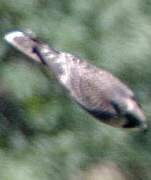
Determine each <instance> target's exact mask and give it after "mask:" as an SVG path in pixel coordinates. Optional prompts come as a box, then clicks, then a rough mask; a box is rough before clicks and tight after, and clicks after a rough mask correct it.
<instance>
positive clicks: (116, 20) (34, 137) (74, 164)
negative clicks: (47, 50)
mask: <svg viewBox="0 0 151 180" xmlns="http://www.w3.org/2000/svg"><path fill="white" fill-rule="evenodd" d="M0 4H1V6H0V36H1V43H0V83H1V87H0V179H3V180H20V179H22V180H24V179H28V180H40V179H44V180H47V179H53V180H67V179H69V180H70V179H73V178H74V177H76V176H78V175H80V174H81V173H82V172H83V171H89V169H91V167H92V166H95V165H96V164H101V163H103V162H112V163H115V164H116V165H117V166H118V167H120V169H121V171H122V172H123V173H124V175H125V177H127V178H128V179H138V180H144V179H145V180H149V179H151V174H150V167H151V155H150V151H151V141H150V139H151V133H150V131H149V132H148V133H147V134H143V133H140V132H127V131H123V130H121V129H116V128H112V127H109V126H107V125H104V124H102V123H99V122H98V121H96V120H94V119H93V118H92V117H90V116H89V115H88V114H87V113H85V112H84V111H83V110H81V109H80V108H79V107H78V105H77V104H75V103H74V102H73V101H72V100H71V99H70V98H69V97H68V96H67V95H66V93H65V92H64V90H63V89H62V88H61V87H60V86H59V85H58V84H57V82H56V80H55V79H54V77H53V75H52V74H51V73H49V72H47V73H46V71H45V69H44V68H43V67H42V66H40V65H37V64H35V63H33V62H31V61H29V60H27V58H26V57H24V56H23V55H21V54H20V53H19V52H17V51H15V50H14V49H12V48H11V47H9V46H8V45H6V43H4V41H3V40H2V39H3V36H4V34H5V33H6V32H8V31H10V30H13V29H23V30H24V29H32V30H33V31H34V32H35V33H36V34H38V36H40V37H42V38H43V39H44V40H45V41H46V42H49V43H50V44H52V45H53V46H54V47H56V48H57V49H61V50H64V51H67V52H70V53H73V54H76V55H78V56H80V57H82V58H87V59H89V62H91V63H93V64H96V65H97V66H100V67H103V68H105V69H107V70H109V71H111V72H112V73H113V74H115V75H116V76H118V77H120V78H121V79H122V80H123V81H125V82H126V83H127V84H128V85H129V86H130V87H131V88H132V89H133V90H134V91H135V93H136V94H137V96H138V97H139V99H140V102H141V104H142V107H143V109H144V111H145V114H146V116H147V119H148V124H150V121H149V120H150V117H151V112H150V108H151V101H150V100H151V98H150V97H151V94H150V89H151V83H150V77H151V70H150V66H151V61H150V59H151V51H150V49H151V23H150V22H151V21H150V19H151V3H150V1H149V0H144V1H139V0H133V1H130V0H116V1H113V0H108V1H105V0H80V1H79V0H73V1H69V0H26V1H25V0H7V1H5V0H0ZM48 76H49V77H48ZM83 179H85V177H83Z"/></svg>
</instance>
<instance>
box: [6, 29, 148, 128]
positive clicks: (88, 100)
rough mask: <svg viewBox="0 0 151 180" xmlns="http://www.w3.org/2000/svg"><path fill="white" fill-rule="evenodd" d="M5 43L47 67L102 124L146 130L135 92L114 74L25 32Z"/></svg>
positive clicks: (13, 34) (7, 38)
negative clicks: (58, 49) (52, 46)
mask: <svg viewBox="0 0 151 180" xmlns="http://www.w3.org/2000/svg"><path fill="white" fill-rule="evenodd" d="M5 40H6V41H7V42H9V43H10V44H12V45H13V46H14V47H16V48H17V49H19V50H20V51H21V52H23V53H24V54H26V55H27V56H29V57H30V58H32V59H34V60H36V61H39V62H43V64H45V65H47V66H48V67H49V68H50V69H51V71H53V73H54V74H55V76H56V77H57V79H58V81H59V82H60V83H61V84H62V85H63V86H64V87H65V88H66V89H67V90H68V91H69V93H70V95H71V96H72V97H73V99H74V100H75V101H76V102H77V103H78V104H79V105H80V106H81V107H82V108H83V109H85V110H86V111H87V112H89V113H90V114H91V115H93V116H94V117H96V118H97V119H99V120H100V121H103V122H104V123H107V124H110V125H113V126H116V127H124V128H135V127H139V128H141V129H145V128H146V123H145V116H144V113H143V112H142V110H141V108H140V106H139V105H138V103H137V102H136V100H135V97H134V94H133V92H132V91H131V90H130V89H129V88H128V87H127V86H126V85H125V84H123V83H122V82H121V81H120V80H119V79H118V78H116V77H114V76H113V75H112V74H111V73H109V72H107V71H105V70H103V69H100V68H97V67H95V66H94V65H91V64H89V63H88V62H87V61H86V60H82V59H79V58H77V57H76V56H73V55H71V54H69V53H65V52H60V51H56V50H54V49H53V48H51V47H50V46H48V45H47V44H45V43H42V42H41V41H39V40H37V38H33V37H32V35H29V34H26V33H23V32H11V33H8V34H7V35H6V36H5Z"/></svg>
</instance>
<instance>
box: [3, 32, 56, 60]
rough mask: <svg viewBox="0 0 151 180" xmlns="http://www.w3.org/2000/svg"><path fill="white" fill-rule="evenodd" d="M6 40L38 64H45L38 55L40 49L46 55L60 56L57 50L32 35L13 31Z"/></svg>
mask: <svg viewBox="0 0 151 180" xmlns="http://www.w3.org/2000/svg"><path fill="white" fill-rule="evenodd" d="M4 39H5V40H6V41H7V42H8V43H9V44H11V45H12V46H14V47H15V48H16V49H18V50H19V51H21V52H22V53H24V54H25V55H27V56H28V57H29V58H31V59H33V60H35V61H37V62H41V61H42V62H43V63H45V62H44V60H43V59H42V57H41V56H40V54H38V49H43V50H44V51H45V52H44V53H45V54H47V53H48V52H49V54H52V56H54V55H57V54H58V52H57V51H56V50H54V49H53V48H51V47H50V46H48V45H47V44H45V43H43V42H41V41H40V40H39V39H38V38H37V37H35V36H34V35H33V34H32V33H26V32H21V31H13V32H9V33H7V34H6V35H5V37H4Z"/></svg>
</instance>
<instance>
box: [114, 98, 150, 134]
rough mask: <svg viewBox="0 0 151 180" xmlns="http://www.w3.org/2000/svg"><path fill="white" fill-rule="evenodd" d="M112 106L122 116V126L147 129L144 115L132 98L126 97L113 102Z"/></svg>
mask: <svg viewBox="0 0 151 180" xmlns="http://www.w3.org/2000/svg"><path fill="white" fill-rule="evenodd" d="M113 106H114V108H115V109H116V111H117V112H118V114H119V116H121V117H123V118H124V120H123V123H122V125H121V126H122V127H123V128H126V129H127V128H131V129H132V128H135V129H140V130H142V131H146V130H147V124H146V120H145V115H144V113H143V111H142V109H141V107H140V105H139V104H138V103H137V102H136V100H135V99H133V98H126V99H123V100H122V101H121V100H120V101H118V104H116V103H115V102H114V103H113Z"/></svg>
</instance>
